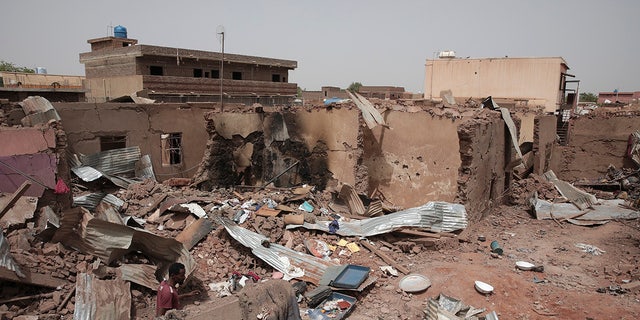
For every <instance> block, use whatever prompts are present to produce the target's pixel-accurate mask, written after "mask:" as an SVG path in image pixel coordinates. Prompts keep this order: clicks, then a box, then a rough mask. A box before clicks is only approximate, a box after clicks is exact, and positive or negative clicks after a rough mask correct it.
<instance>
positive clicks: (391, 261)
mask: <svg viewBox="0 0 640 320" xmlns="http://www.w3.org/2000/svg"><path fill="white" fill-rule="evenodd" d="M360 243H361V244H362V246H364V247H365V248H367V249H369V251H371V252H373V253H375V254H376V255H377V256H378V257H380V258H381V259H382V260H384V262H386V263H388V264H389V265H391V266H392V267H394V268H396V269H398V271H400V272H402V273H404V274H409V273H411V272H410V271H409V269H407V268H405V267H403V266H401V265H399V264H398V263H396V261H395V260H394V259H393V258H391V257H389V256H388V255H386V254H385V253H384V252H382V251H380V250H378V249H377V248H376V247H375V246H374V245H372V244H371V243H369V241H367V240H362V241H360Z"/></svg>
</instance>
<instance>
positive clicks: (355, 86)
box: [347, 82, 362, 92]
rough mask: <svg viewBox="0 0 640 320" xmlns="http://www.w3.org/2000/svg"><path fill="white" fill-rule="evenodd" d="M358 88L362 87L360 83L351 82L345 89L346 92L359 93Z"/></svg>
mask: <svg viewBox="0 0 640 320" xmlns="http://www.w3.org/2000/svg"><path fill="white" fill-rule="evenodd" d="M360 87H362V83H360V82H351V84H350V85H349V88H347V90H349V91H351V92H360Z"/></svg>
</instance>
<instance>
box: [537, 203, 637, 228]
mask: <svg viewBox="0 0 640 320" xmlns="http://www.w3.org/2000/svg"><path fill="white" fill-rule="evenodd" d="M620 204H624V200H623V199H614V200H600V204H599V205H597V206H593V209H592V210H589V211H587V212H586V213H584V212H585V211H582V210H580V209H578V208H576V206H575V205H573V204H572V203H551V202H549V201H546V200H542V199H537V198H534V199H533V200H532V205H533V208H534V211H535V213H536V218H537V219H538V220H542V219H551V214H553V217H554V218H556V219H566V218H571V217H575V216H576V215H578V214H581V213H584V214H583V215H580V216H579V217H575V218H571V219H568V221H570V222H572V221H571V220H574V219H575V220H578V221H581V220H582V221H603V220H613V219H637V218H640V212H638V211H636V210H631V209H627V208H623V207H621V206H620ZM572 223H573V222H572Z"/></svg>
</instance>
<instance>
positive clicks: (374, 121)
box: [347, 90, 387, 129]
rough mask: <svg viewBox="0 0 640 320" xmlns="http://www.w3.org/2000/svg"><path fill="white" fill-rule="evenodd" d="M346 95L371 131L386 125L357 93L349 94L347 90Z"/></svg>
mask: <svg viewBox="0 0 640 320" xmlns="http://www.w3.org/2000/svg"><path fill="white" fill-rule="evenodd" d="M347 93H348V94H349V97H351V100H353V102H355V104H356V106H358V109H360V111H361V112H362V118H363V119H364V122H365V123H366V124H367V127H369V129H373V128H375V127H376V126H377V125H382V126H386V125H387V124H386V123H385V122H384V118H383V117H382V115H381V114H380V112H378V110H377V109H376V108H375V107H374V106H373V104H372V103H371V102H369V100H367V99H366V98H365V97H363V96H361V95H359V94H358V93H351V92H350V91H349V90H347Z"/></svg>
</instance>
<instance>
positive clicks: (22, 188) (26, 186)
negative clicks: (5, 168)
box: [0, 180, 31, 219]
mask: <svg viewBox="0 0 640 320" xmlns="http://www.w3.org/2000/svg"><path fill="white" fill-rule="evenodd" d="M29 187H31V182H29V181H28V180H25V181H24V182H23V183H22V185H21V186H20V187H19V188H18V190H16V191H15V192H14V193H13V195H12V196H11V199H9V202H7V204H5V205H4V207H3V208H1V209H0V219H2V217H4V215H5V214H6V213H7V212H9V210H10V209H11V208H12V207H13V205H14V204H16V202H17V201H18V199H20V197H21V196H22V195H23V194H24V193H25V192H26V191H27V189H29Z"/></svg>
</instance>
